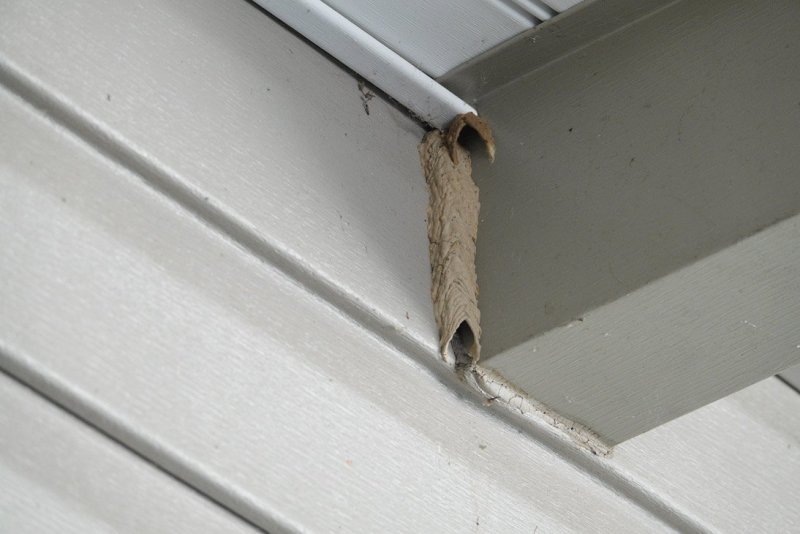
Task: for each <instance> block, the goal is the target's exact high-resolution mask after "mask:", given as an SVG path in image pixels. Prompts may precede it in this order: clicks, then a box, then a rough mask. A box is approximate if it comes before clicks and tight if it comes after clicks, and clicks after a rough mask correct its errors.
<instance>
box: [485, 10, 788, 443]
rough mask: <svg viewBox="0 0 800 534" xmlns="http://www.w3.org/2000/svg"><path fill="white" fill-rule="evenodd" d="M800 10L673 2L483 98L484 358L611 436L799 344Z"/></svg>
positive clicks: (747, 377)
mask: <svg viewBox="0 0 800 534" xmlns="http://www.w3.org/2000/svg"><path fill="white" fill-rule="evenodd" d="M798 21H800V4H798V3H796V2H792V1H786V2H778V3H770V4H769V5H766V4H760V3H755V2H747V1H741V2H728V1H715V2H701V3H697V2H695V3H693V2H683V3H676V4H672V5H670V6H669V7H667V8H665V9H663V10H661V11H660V12H659V13H657V14H656V15H654V16H651V17H646V18H644V19H639V20H638V21H637V22H635V23H633V24H629V25H628V26H626V27H625V28H623V29H621V30H620V31H617V32H616V33H614V34H612V35H610V36H607V37H606V38H604V39H601V40H595V41H592V42H591V43H589V44H588V45H586V46H584V47H583V48H581V49H580V51H579V52H577V53H573V54H568V55H566V56H563V57H561V58H560V59H559V60H557V61H551V62H549V63H547V64H545V65H543V66H541V67H540V68H538V70H535V71H534V72H532V73H530V74H528V75H526V76H524V77H522V78H520V79H518V80H517V81H515V82H513V83H510V84H507V85H505V86H502V87H501V88H499V89H496V90H494V92H492V93H489V94H488V95H487V96H485V97H484V98H483V99H482V100H481V101H480V104H479V109H480V111H481V113H482V115H483V116H485V117H486V118H487V119H488V120H489V121H490V122H491V123H492V124H493V127H494V129H495V133H496V136H497V142H498V156H497V161H496V162H495V163H494V164H493V165H488V164H487V163H486V162H485V161H481V160H479V159H476V163H475V171H474V174H475V177H476V181H477V182H478V185H479V187H480V189H481V217H482V223H481V227H480V230H479V237H478V242H479V243H480V246H479V247H478V259H477V263H478V280H479V284H480V286H481V300H480V307H481V315H482V327H483V332H484V335H483V357H484V364H485V365H486V366H488V367H492V368H495V369H498V370H500V371H502V373H503V374H505V376H506V377H507V378H508V379H509V380H510V381H511V382H513V383H515V384H516V385H517V386H518V387H519V388H520V389H522V390H524V391H526V392H527V393H528V394H530V395H531V396H532V397H533V398H534V399H536V400H538V401H540V402H542V403H544V404H545V405H548V406H550V407H551V408H554V409H555V410H556V411H557V412H559V413H562V414H563V415H567V416H570V417H572V418H574V419H575V420H577V421H578V422H581V423H584V424H586V425H588V426H589V427H590V428H591V429H592V430H594V431H595V432H597V433H598V434H600V435H601V436H602V437H604V438H605V439H606V440H608V441H609V442H611V443H617V442H620V441H623V440H625V439H628V438H630V437H631V436H634V435H636V434H638V433H641V432H644V431H646V430H648V429H650V428H653V427H654V426H656V425H658V424H660V423H663V422H664V421H666V420H669V419H670V418H672V417H675V416H677V415H680V414H682V413H686V412H687V411H689V410H691V409H693V408H696V407H699V406H701V405H703V404H704V403H706V402H709V401H710V400H713V399H716V398H719V397H720V396H722V395H725V394H727V393H730V392H732V391H735V390H736V389H738V388H741V387H744V386H746V385H748V384H751V383H753V382H754V381H756V380H759V379H762V378H764V377H766V376H769V375H770V374H774V373H776V372H778V371H780V370H781V369H783V368H785V367H787V366H789V365H791V364H792V363H795V362H797V361H798V359H800V351H798V349H797V348H796V345H798V344H800V340H798V339H796V332H797V328H796V325H798V324H800V310H799V309H798V306H800V286H798V282H797V281H798V280H800V277H799V276H798V272H797V269H798V265H800V261H799V260H800V258H798V246H800V245H799V240H798V238H797V235H796V224H797V223H796V222H788V223H786V224H787V225H788V226H787V225H784V226H774V225H775V223H776V222H777V221H780V220H783V219H787V218H790V217H793V216H795V215H796V214H797V213H798V212H799V211H800V185H799V184H800V182H798V180H797V169H798V168H800V150H797V146H798V145H797V138H798V124H800V100H798V97H797V95H798V94H800V69H799V68H798V65H799V64H798V62H797V50H798V49H800V26H799V25H798ZM765 228H766V230H764V229H765ZM759 231H761V232H762V233H761V234H759V236H756V237H753V238H750V239H751V240H752V241H745V242H743V243H741V244H740V245H736V246H733V245H734V244H735V243H737V242H738V241H740V240H742V239H746V238H748V237H749V236H752V235H753V234H755V233H757V232H759ZM726 249H727V250H726ZM720 251H721V252H720ZM702 258H707V259H706V260H702ZM756 318H758V319H756ZM751 323H752V324H755V325H758V330H756V329H755V328H754V327H752V326H749V325H750V324H751ZM748 329H749V331H748ZM606 334H608V336H609V337H604V336H605V335H606ZM579 340H580V341H579Z"/></svg>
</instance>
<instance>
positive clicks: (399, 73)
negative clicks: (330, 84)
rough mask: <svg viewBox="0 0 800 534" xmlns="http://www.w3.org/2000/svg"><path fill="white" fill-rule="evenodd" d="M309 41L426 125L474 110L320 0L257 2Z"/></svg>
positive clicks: (439, 125) (441, 123) (437, 124)
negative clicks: (383, 92)
mask: <svg viewBox="0 0 800 534" xmlns="http://www.w3.org/2000/svg"><path fill="white" fill-rule="evenodd" d="M256 3H258V4H259V5H261V6H262V7H263V8H264V9H266V10H267V11H269V12H270V13H272V14H273V15H275V16H276V17H277V18H279V19H281V20H282V21H283V22H285V23H286V24H288V25H289V26H291V27H292V28H294V29H295V30H297V31H298V32H300V33H301V34H302V35H303V36H304V37H306V38H307V39H308V40H310V41H311V42H313V43H314V44H316V45H317V46H319V47H320V48H322V49H323V50H325V51H326V52H328V53H329V54H331V55H332V56H333V57H335V58H336V59H338V60H339V61H341V62H342V63H344V64H345V65H347V66H348V67H350V68H351V69H353V70H354V71H356V72H358V73H359V74H361V75H362V76H364V78H366V79H367V80H369V81H370V83H372V84H374V85H375V86H376V87H378V88H380V89H381V90H383V91H385V92H386V93H387V94H388V95H389V96H391V97H392V98H394V99H395V100H397V101H398V102H400V103H401V104H402V105H403V106H405V107H407V108H408V109H409V110H411V111H412V112H413V113H414V114H415V115H417V116H418V117H419V118H420V119H422V120H423V121H425V122H427V123H429V124H431V125H432V126H435V127H437V128H444V127H445V126H446V125H447V124H448V123H449V122H450V121H451V120H452V119H453V117H455V116H456V115H459V114H461V113H469V112H473V113H474V112H475V110H474V109H473V108H472V106H470V105H469V104H467V103H466V102H464V101H463V100H461V99H460V98H458V97H457V96H456V95H454V94H453V93H451V92H450V91H449V90H447V89H445V88H444V87H443V86H442V85H440V84H439V83H438V82H436V81H435V80H434V79H433V78H431V77H430V76H428V75H427V74H425V73H424V72H422V71H421V70H420V69H418V68H417V67H415V66H414V65H412V64H411V63H409V62H408V61H406V60H405V59H403V58H402V57H400V55H398V54H397V53H396V52H394V51H393V50H391V49H390V48H389V47H387V46H386V45H384V44H383V43H381V42H380V41H378V40H377V39H375V38H374V37H372V36H371V35H369V34H368V33H367V32H365V31H364V30H362V29H361V28H359V27H358V26H356V25H355V24H354V23H352V22H351V21H350V20H348V19H346V18H345V17H344V16H343V15H341V14H340V13H339V12H338V11H336V10H334V9H333V8H331V7H329V6H328V5H326V4H325V3H324V2H322V1H321V0H296V1H293V2H285V1H282V0H256Z"/></svg>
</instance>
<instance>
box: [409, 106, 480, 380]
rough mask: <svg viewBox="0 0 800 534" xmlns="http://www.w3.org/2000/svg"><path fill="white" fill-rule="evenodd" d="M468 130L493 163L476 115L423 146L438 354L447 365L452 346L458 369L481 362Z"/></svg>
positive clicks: (427, 138) (431, 136) (474, 207)
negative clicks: (464, 135) (463, 138)
mask: <svg viewBox="0 0 800 534" xmlns="http://www.w3.org/2000/svg"><path fill="white" fill-rule="evenodd" d="M466 126H468V127H470V128H471V129H472V130H474V131H475V132H476V133H477V134H478V135H479V136H480V137H481V138H482V139H483V140H484V141H485V142H486V145H487V149H488V152H489V155H490V157H491V158H492V159H493V157H494V141H493V139H492V137H491V131H490V129H489V127H488V125H486V124H485V123H484V122H483V121H482V120H481V119H479V118H478V117H477V116H475V115H474V114H472V113H470V114H467V115H460V116H459V117H457V118H456V119H455V120H454V121H453V123H452V125H451V126H450V130H449V131H448V133H447V134H443V133H442V132H441V131H439V130H434V131H431V132H428V134H426V135H425V138H424V139H423V140H422V143H421V144H420V146H419V153H420V159H421V162H422V169H423V172H424V174H425V180H426V182H427V184H428V193H429V202H428V240H429V252H430V259H431V272H432V288H431V291H432V296H433V307H434V314H435V316H436V322H437V325H438V327H439V350H440V352H441V355H442V357H443V358H444V359H445V360H447V359H448V358H447V354H448V353H447V347H448V345H452V348H453V353H454V354H455V362H454V363H455V366H456V368H457V369H458V368H461V369H463V368H465V367H469V366H471V365H473V364H474V363H475V362H476V361H477V360H478V358H479V357H480V335H481V329H480V311H479V310H478V279H477V275H476V272H475V245H476V241H477V238H478V216H479V212H480V202H479V198H478V187H477V186H476V185H475V183H474V182H473V180H472V159H471V157H470V153H469V151H468V150H467V149H466V148H464V147H463V146H461V144H459V142H458V138H459V136H460V134H461V131H462V129H463V128H465V127H466Z"/></svg>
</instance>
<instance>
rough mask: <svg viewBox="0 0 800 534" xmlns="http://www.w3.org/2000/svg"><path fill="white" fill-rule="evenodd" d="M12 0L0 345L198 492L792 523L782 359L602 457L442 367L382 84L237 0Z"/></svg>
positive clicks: (6, 362)
mask: <svg viewBox="0 0 800 534" xmlns="http://www.w3.org/2000/svg"><path fill="white" fill-rule="evenodd" d="M3 10H4V16H3V17H0V83H2V85H3V89H2V90H1V91H0V116H2V117H3V121H2V123H0V190H1V191H2V195H0V212H2V213H3V214H4V216H3V217H0V249H2V250H3V251H4V253H3V255H2V256H0V303H1V304H0V368H2V369H3V371H4V372H5V373H7V374H10V375H13V376H15V377H17V378H18V379H19V380H21V381H23V382H25V383H27V384H29V385H31V386H32V387H33V388H34V389H36V390H37V391H38V392H40V394H41V395H43V396H45V397H47V398H49V399H51V400H53V401H57V402H58V403H60V404H61V405H63V406H64V407H65V408H66V409H67V410H69V411H71V412H73V413H76V414H78V415H80V416H81V417H82V418H83V419H85V420H86V421H89V422H91V424H92V425H94V426H96V427H98V428H99V429H102V431H103V432H106V433H108V434H109V435H110V436H113V438H114V439H116V440H118V441H119V442H120V443H124V444H125V446H126V447H129V448H130V449H131V450H133V451H136V453H137V454H139V455H141V457H143V458H146V459H147V460H149V461H150V462H152V463H153V464H154V465H156V466H158V468H160V469H161V470H163V471H165V472H168V473H170V474H171V475H173V476H174V477H175V478H176V479H179V480H181V481H183V483H185V484H186V485H187V486H189V487H191V488H194V490H196V491H198V492H199V493H201V494H204V495H206V496H207V497H208V499H209V500H208V501H205V500H203V499H200V500H199V501H197V502H194V501H193V502H192V503H191V504H187V505H186V506H187V509H188V508H191V507H192V506H200V507H202V508H209V510H206V511H205V512H203V513H204V514H205V513H207V514H209V516H219V517H222V516H225V514H224V513H222V512H220V511H219V507H218V505H222V506H224V507H225V508H228V509H230V510H232V511H233V512H234V513H235V514H238V515H240V516H242V517H244V518H246V519H247V520H249V521H251V522H252V523H253V524H255V525H257V526H260V527H262V528H265V529H268V530H269V531H271V532H282V531H307V532H329V531H336V530H341V531H395V532H403V531H406V532H420V531H436V532H464V531H478V532H499V531H505V532H530V531H532V530H534V529H537V527H538V530H537V531H538V532H565V531H614V532H625V531H630V532H642V531H647V532H654V531H666V530H670V529H677V530H681V531H703V530H717V531H730V532H737V531H741V529H748V530H754V529H760V528H762V527H764V529H765V530H767V531H769V530H772V531H775V530H789V529H791V528H792V527H793V525H796V524H797V523H798V522H799V521H800V515H798V514H800V511H799V510H797V509H796V507H795V501H796V499H795V496H796V495H797V494H798V493H799V492H800V487H798V484H800V482H798V481H800V476H798V475H800V473H799V472H798V469H800V468H798V466H800V435H798V434H799V433H800V430H799V429H800V419H798V418H800V396H797V395H796V394H794V392H792V391H791V390H790V389H789V388H788V387H786V386H785V385H783V384H782V383H780V382H778V381H777V380H774V379H773V380H770V381H767V382H764V383H762V384H758V385H756V386H754V387H753V388H750V389H748V390H745V391H743V392H741V393H739V394H737V395H736V396H734V397H731V398H726V399H723V400H721V401H719V402H717V403H715V404H712V405H710V406H707V407H705V408H703V409H701V410H699V411H697V412H695V413H693V414H690V415H688V416H686V417H683V418H680V419H678V420H676V421H674V422H672V423H669V424H667V425H665V426H663V427H660V428H658V429H656V430H654V431H652V432H650V433H647V434H644V435H642V436H639V437H637V438H634V439H633V440H630V441H629V442H626V443H625V444H623V445H621V446H620V447H618V448H617V450H616V451H615V455H614V456H613V457H612V458H610V459H600V458H597V457H594V456H591V455H589V454H587V453H586V452H585V451H583V450H582V449H578V448H577V447H574V446H573V445H572V444H571V443H570V442H569V441H568V440H566V439H565V438H563V436H560V435H558V434H556V433H555V432H554V431H553V430H552V429H551V427H550V426H548V425H547V424H546V423H543V422H538V421H532V422H531V421H528V422H523V421H517V420H514V419H512V418H510V417H508V416H507V415H505V412H503V411H500V410H497V408H496V407H493V406H484V405H483V403H482V402H481V401H480V399H476V398H474V397H473V396H472V395H471V393H470V392H469V391H468V390H467V389H466V388H463V387H461V386H460V385H459V384H456V383H453V382H452V379H451V378H450V377H449V375H447V374H446V373H444V372H442V370H441V369H440V368H439V367H438V364H437V356H436V339H435V336H436V334H435V327H434V323H433V318H432V314H431V305H430V303H429V295H428V291H429V281H428V264H427V262H428V258H427V243H426V240H425V221H424V216H425V215H424V211H425V201H426V198H425V190H424V183H423V180H422V177H421V175H420V173H419V168H418V161H417V155H416V143H417V141H418V139H419V138H420V136H421V133H422V132H421V129H420V128H419V127H418V126H417V125H416V124H415V123H413V122H412V121H411V120H409V119H408V118H406V117H405V116H403V114H402V113H401V112H400V111H398V110H396V109H394V108H392V107H391V106H389V105H388V104H387V103H385V102H383V101H381V100H380V99H379V98H375V99H373V100H371V101H370V102H369V104H370V115H369V116H367V115H366V114H365V113H364V110H363V108H362V102H361V100H360V94H359V92H358V90H357V87H356V82H355V80H354V79H352V78H351V77H350V76H349V75H348V74H347V73H345V72H342V71H341V70H340V69H339V68H338V67H337V66H336V65H334V64H332V63H331V62H329V61H328V60H327V59H326V58H324V57H322V56H320V55H319V53H318V52H317V51H315V50H314V49H312V48H311V47H309V46H308V45H307V44H305V43H303V42H302V41H301V40H299V39H298V38H297V37H295V36H294V35H292V34H291V33H289V32H288V31H286V30H285V29H283V28H282V27H281V26H279V25H278V24H276V23H275V22H273V21H272V20H270V19H269V18H268V17H266V16H264V15H263V14H262V13H260V12H259V11H258V10H257V9H255V8H254V7H252V6H251V5H249V4H246V3H235V4H233V3H231V4H225V5H223V4H222V3H219V2H215V1H211V0H208V1H202V2H181V1H178V0H172V1H168V2H164V1H162V0H152V1H149V0H148V1H146V2H140V3H137V4H119V3H116V2H110V1H105V0H91V1H87V2H84V3H81V4H80V5H75V6H73V8H72V9H70V10H62V9H59V8H58V6H56V5H54V4H52V3H50V2H45V1H42V2H38V1H36V2H32V1H28V2H24V3H23V2H10V3H8V4H6V5H5V6H4V7H3ZM3 384H6V383H5V382H3ZM8 384H10V385H8ZM8 384H6V385H3V386H2V388H1V389H2V391H3V395H10V396H17V394H16V393H15V391H16V389H18V386H14V385H13V382H8ZM24 397H25V396H24V395H23V400H21V401H20V402H21V403H22V404H23V405H25V404H26V403H27V402H28V401H26V400H24ZM30 402H31V403H33V402H34V401H33V400H31V401H30ZM37 402H38V401H37ZM14 406H15V405H14V404H12V403H10V402H8V403H6V402H3V403H2V404H0V413H2V416H3V417H4V418H5V420H7V421H14V420H15V419H13V417H12V416H13V415H14V413H13V411H15V410H16V408H14ZM32 409H33V408H32ZM36 409H37V410H38V408H36ZM42 409H43V410H44V408H42ZM57 419H61V417H58V418H57ZM12 424H13V425H16V424H17V423H12ZM51 424H55V423H50V422H47V421H43V422H42V425H41V426H35V428H33V429H32V430H31V432H34V431H36V432H45V430H46V429H47V428H48V425H51ZM65 424H66V426H67V427H70V428H72V427H73V426H75V427H79V428H81V429H80V430H79V429H78V428H75V432H74V434H75V435H76V436H79V437H77V438H75V439H76V440H77V442H78V443H84V442H85V444H83V445H76V447H91V445H90V444H91V443H92V442H95V441H97V440H98V439H99V438H98V437H97V436H96V435H95V434H93V432H94V431H90V430H88V429H86V428H84V427H81V425H83V423H80V422H78V421H76V420H70V422H69V423H65ZM9 426H10V425H9ZM65 432H66V433H70V434H71V433H72V432H71V431H65ZM17 435H18V433H17V432H14V433H13V434H12V439H16V437H15V436H17ZM20 439H22V438H20ZM103 439H104V438H103ZM4 443H10V442H9V441H6V442H4ZM20 443H24V441H21V442H20ZM11 446H12V445H3V447H4V449H3V450H4V453H5V451H7V450H9V449H8V448H7V447H11ZM13 447H15V450H18V449H20V448H22V449H24V448H25V447H24V445H20V444H19V443H17V442H15V443H14V444H13ZM87 450H91V449H87ZM126 454H127V453H126ZM126 454H122V455H121V457H122V458H123V459H121V460H119V462H121V463H126V464H127V463H131V462H133V461H134V460H135V459H136V458H137V457H136V456H133V455H132V454H131V455H130V456H131V457H130V458H128V456H126ZM128 460H130V461H128ZM137 461H138V460H137ZM67 467H68V466H65V469H66V468H67ZM20 476H21V477H22V478H23V479H25V478H30V477H33V476H34V475H32V474H25V473H23V474H22V475H20ZM85 477H86V481H85V483H86V484H91V485H94V486H96V485H102V484H104V483H105V481H104V480H103V478H102V477H101V476H100V475H96V474H94V473H93V472H92V471H86V473H85ZM156 478H158V477H156ZM42 480H43V481H44V482H41V483H39V484H38V485H37V488H40V487H42V485H48V484H51V485H53V487H56V486H57V484H58V480H59V475H58V473H57V472H53V473H52V478H49V479H48V478H44V479H42ZM20 484H22V482H20ZM178 487H179V486H178ZM31 491H34V490H31ZM36 491H38V490H36ZM185 491H186V492H191V491H193V490H188V489H187V490H185ZM178 493H181V491H178ZM2 495H4V496H3V497H2V499H4V501H3V506H8V504H7V503H9V502H12V500H11V498H10V497H9V496H8V494H2ZM109 499H111V497H109ZM145 502H146V501H145ZM212 502H213V503H217V504H211V503H212ZM82 506H85V507H86V508H88V510H87V509H84V508H74V509H72V512H70V513H71V514H73V513H74V514H78V515H81V514H84V515H85V517H88V518H91V517H94V516H95V515H97V511H96V510H94V509H93V507H101V506H102V503H95V501H91V502H87V503H86V504H84V505H82ZM187 513H188V512H187ZM74 514H73V515H74ZM220 514H221V515H220ZM65 517H67V514H65ZM69 517H73V516H72V515H70V516H69ZM225 517H227V516H225ZM82 518H83V516H81V517H77V516H75V518H74V520H70V521H72V522H73V523H72V524H74V525H78V526H79V525H81V524H82V523H81V521H83V519H82ZM157 519H158V517H157V516H154V519H153V521H157ZM220 521H225V519H224V517H223V519H221V520H220ZM76 528H79V527H76ZM165 528H167V525H166V524H165Z"/></svg>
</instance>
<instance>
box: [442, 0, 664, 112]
mask: <svg viewBox="0 0 800 534" xmlns="http://www.w3.org/2000/svg"><path fill="white" fill-rule="evenodd" d="M674 2H675V0H586V1H584V2H581V3H579V4H578V5H576V6H574V7H573V8H572V9H570V10H569V11H568V12H567V13H564V14H563V15H562V16H559V17H556V18H554V19H551V20H548V21H545V22H544V23H542V24H539V25H537V26H535V27H533V28H531V29H529V30H526V31H524V32H522V33H520V34H519V35H517V36H515V37H513V38H511V39H509V40H507V41H505V42H503V43H502V44H500V45H498V46H496V47H494V48H492V49H491V50H488V51H486V52H484V53H483V54H481V55H479V56H477V57H475V58H473V59H471V60H469V61H466V62H465V63H464V64H462V65H459V66H458V67H456V68H454V69H453V70H451V71H449V72H447V73H446V74H444V75H442V76H440V77H439V78H438V81H439V82H440V83H442V85H444V86H445V87H447V88H448V89H450V90H451V91H453V92H454V93H455V94H457V95H459V96H460V97H461V98H463V99H464V100H466V101H467V102H471V103H473V104H474V103H476V102H478V101H479V100H480V99H481V98H483V97H485V96H486V95H488V94H489V93H491V92H492V91H494V90H496V89H498V88H500V87H502V86H504V85H506V84H508V83H511V82H513V81H514V80H516V79H518V78H521V77H522V76H525V75H527V74H529V73H531V72H533V71H535V70H537V69H539V68H541V67H543V66H545V65H547V64H548V63H550V62H551V61H555V60H558V59H559V58H561V57H563V56H565V55H567V54H570V53H572V52H574V51H576V50H578V49H580V48H582V47H584V46H588V45H589V44H591V43H592V42H594V41H597V40H599V39H604V38H606V37H608V36H609V35H611V34H612V33H614V32H616V31H618V30H619V29H621V28H624V27H625V26H626V25H628V24H631V23H633V22H635V21H637V20H639V19H641V18H644V17H647V16H650V15H653V14H655V13H657V12H658V11H659V10H660V9H662V8H664V7H665V6H667V5H669V4H671V3H674Z"/></svg>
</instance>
